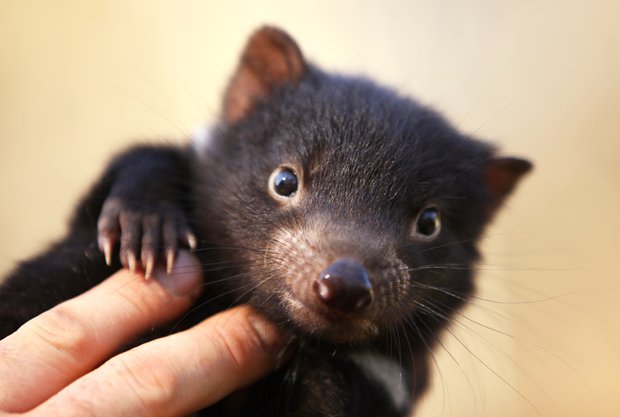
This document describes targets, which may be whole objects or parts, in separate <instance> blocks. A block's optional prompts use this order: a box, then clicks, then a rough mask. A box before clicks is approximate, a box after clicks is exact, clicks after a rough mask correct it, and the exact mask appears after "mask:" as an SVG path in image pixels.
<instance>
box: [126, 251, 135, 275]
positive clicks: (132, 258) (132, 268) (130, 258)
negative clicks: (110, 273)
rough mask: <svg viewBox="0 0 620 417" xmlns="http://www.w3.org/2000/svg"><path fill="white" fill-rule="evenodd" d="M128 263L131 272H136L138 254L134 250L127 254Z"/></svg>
mask: <svg viewBox="0 0 620 417" xmlns="http://www.w3.org/2000/svg"><path fill="white" fill-rule="evenodd" d="M127 264H128V265H129V270H130V271H131V272H136V255H135V254H134V253H133V252H129V253H128V254H127Z"/></svg>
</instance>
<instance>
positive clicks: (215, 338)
mask: <svg viewBox="0 0 620 417" xmlns="http://www.w3.org/2000/svg"><path fill="white" fill-rule="evenodd" d="M199 271H200V267H199V265H198V262H197V260H196V259H195V258H193V257H192V256H190V255H188V254H187V253H184V252H181V253H180V254H179V257H178V260H177V262H176V264H175V267H174V270H173V271H172V273H171V274H170V275H167V274H166V272H165V271H163V270H156V271H155V273H154V275H155V276H154V277H153V278H151V279H149V280H145V279H144V277H143V276H141V275H139V274H133V273H131V272H129V271H127V270H121V271H119V272H117V273H116V274H114V275H113V276H111V277H110V278H108V279H107V280H105V281H104V282H103V283H101V284H99V285H98V286H96V287H94V288H92V289H91V290H89V291H88V292H86V293H84V294H82V295H80V296H78V297H76V298H74V299H71V300H69V301H66V302H64V303H62V304H60V305H58V306H57V307H55V308H53V309H52V310H50V311H48V312H45V313H43V314H41V315H40V316H38V317H36V318H34V319H32V320H31V321H29V322H28V323H26V324H25V325H24V326H22V327H21V328H20V329H19V330H18V331H17V332H15V333H13V334H12V335H10V336H8V337H6V338H5V339H3V340H1V341H0V417H9V416H16V415H25V416H33V417H36V416H45V417H48V416H67V417H70V416H84V415H88V416H111V415H113V416H120V417H123V416H183V415H188V414H191V413H192V412H194V411H196V410H199V409H201V408H204V407H206V406H208V405H210V404H213V403H215V402H217V401H218V400H220V399H222V398H223V397H225V396H227V395H228V394H230V393H231V392H233V391H235V390H237V389H239V388H241V387H244V386H246V385H248V384H250V383H252V382H254V381H256V380H258V379H260V378H261V377H263V376H265V375H267V374H269V373H270V372H271V371H273V370H274V369H275V368H276V365H277V363H278V361H279V360H280V359H281V357H282V348H283V347H284V346H285V345H286V343H285V338H284V337H283V336H282V335H281V334H280V333H279V332H278V331H277V329H276V328H275V327H273V326H272V325H271V324H269V323H268V322H267V321H266V320H265V319H264V318H262V317H261V316H259V315H258V314H257V313H256V312H254V311H253V310H252V309H251V308H250V307H247V306H242V307H236V308H233V309H231V310H228V311H224V312H222V313H220V314H218V315H216V316H213V317H210V318H209V319H207V320H205V321H203V322H202V323H200V324H198V325H196V326H195V327H193V328H191V329H189V330H186V331H183V332H180V333H175V334H172V335H170V336H167V337H163V338H161V339H156V340H153V341H151V342H148V343H145V344H142V345H140V346H138V347H135V348H133V349H131V350H128V351H125V352H123V353H120V354H116V352H118V350H119V348H120V347H121V346H122V345H123V344H124V343H126V342H128V341H130V340H132V339H133V338H135V337H136V336H138V335H140V334H143V333H144V332H145V331H148V330H149V329H151V328H152V327H154V326H157V325H158V324H160V323H164V322H170V321H171V320H173V319H175V318H177V317H179V316H181V315H182V313H183V312H184V311H186V310H187V309H188V308H189V307H190V305H191V303H192V301H193V300H194V299H195V297H196V296H197V295H198V293H199V292H200V287H201V284H202V278H201V276H200V272H199Z"/></svg>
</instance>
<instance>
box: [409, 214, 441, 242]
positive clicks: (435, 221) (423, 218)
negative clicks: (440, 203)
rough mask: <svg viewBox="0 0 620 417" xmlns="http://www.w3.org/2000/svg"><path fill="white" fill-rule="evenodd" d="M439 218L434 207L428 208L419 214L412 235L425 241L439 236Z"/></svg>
mask: <svg viewBox="0 0 620 417" xmlns="http://www.w3.org/2000/svg"><path fill="white" fill-rule="evenodd" d="M440 229H441V218H440V215H439V210H438V209H437V208H436V207H428V208H425V209H424V210H422V212H420V215H419V216H418V219H417V221H416V224H415V231H414V234H415V235H416V236H417V237H420V238H423V239H425V240H428V239H432V238H434V237H436V236H437V235H438V234H439V230H440Z"/></svg>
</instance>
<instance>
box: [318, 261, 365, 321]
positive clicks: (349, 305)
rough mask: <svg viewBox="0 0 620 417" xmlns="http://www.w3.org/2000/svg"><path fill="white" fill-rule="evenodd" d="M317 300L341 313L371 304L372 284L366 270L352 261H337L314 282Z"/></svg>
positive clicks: (360, 308) (357, 309)
mask: <svg viewBox="0 0 620 417" xmlns="http://www.w3.org/2000/svg"><path fill="white" fill-rule="evenodd" d="M314 291H315V292H316V294H317V296H318V298H319V300H321V302H322V303H323V304H325V305H326V306H327V307H329V308H333V309H336V310H340V311H343V312H354V311H359V310H362V309H364V308H366V307H368V306H369V305H370V303H371V302H372V284H371V283H370V279H369V278H368V272H367V271H366V268H364V266H363V265H362V264H360V263H359V262H357V261H355V260H353V259H339V260H337V261H336V262H334V263H333V264H331V265H330V266H328V267H327V268H325V270H324V271H323V272H321V275H320V276H319V279H317V280H316V281H315V282H314Z"/></svg>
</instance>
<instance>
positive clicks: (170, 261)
mask: <svg viewBox="0 0 620 417" xmlns="http://www.w3.org/2000/svg"><path fill="white" fill-rule="evenodd" d="M173 266H174V250H172V249H168V250H167V251H166V273H167V274H170V273H171V272H172V267H173Z"/></svg>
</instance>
